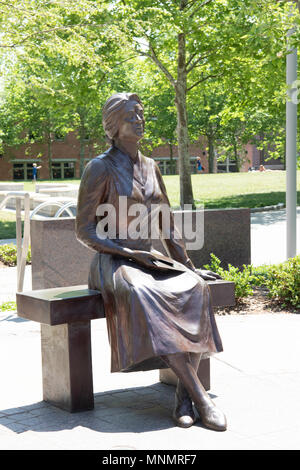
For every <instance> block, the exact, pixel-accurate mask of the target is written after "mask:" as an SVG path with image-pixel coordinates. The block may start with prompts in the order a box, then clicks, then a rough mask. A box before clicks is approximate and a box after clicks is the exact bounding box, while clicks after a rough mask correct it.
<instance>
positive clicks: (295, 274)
mask: <svg viewBox="0 0 300 470" xmlns="http://www.w3.org/2000/svg"><path fill="white" fill-rule="evenodd" d="M256 275H257V277H258V278H259V279H260V283H261V285H265V286H266V287H267V289H268V290H269V296H270V297H271V298H272V299H275V300H278V301H279V302H280V303H281V304H282V306H283V307H285V306H289V305H292V306H293V307H296V308H297V309H299V308H300V256H296V257H295V258H290V259H289V260H288V261H286V262H284V263H281V264H278V265H271V266H267V267H264V268H263V269H262V271H259V270H257V271H256Z"/></svg>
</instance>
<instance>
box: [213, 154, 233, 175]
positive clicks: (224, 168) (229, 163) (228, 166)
mask: <svg viewBox="0 0 300 470" xmlns="http://www.w3.org/2000/svg"><path fill="white" fill-rule="evenodd" d="M217 171H218V173H236V172H237V166H236V162H235V161H234V160H230V159H229V158H228V157H227V158H226V160H225V161H223V162H218V163H217Z"/></svg>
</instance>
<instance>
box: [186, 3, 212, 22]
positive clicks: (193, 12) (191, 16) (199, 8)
mask: <svg viewBox="0 0 300 470" xmlns="http://www.w3.org/2000/svg"><path fill="white" fill-rule="evenodd" d="M212 1H213V0H206V1H205V2H203V3H201V5H199V6H198V8H196V9H195V10H194V11H192V13H191V14H190V15H189V18H193V16H194V15H195V13H197V11H199V10H201V8H203V7H205V5H208V4H209V3H211V2H212Z"/></svg>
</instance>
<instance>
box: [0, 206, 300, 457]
mask: <svg viewBox="0 0 300 470" xmlns="http://www.w3.org/2000/svg"><path fill="white" fill-rule="evenodd" d="M280 212H281V211H279V215H277V216H276V215H275V213H268V214H267V218H263V220H264V223H263V225H264V228H265V229H266V230H269V227H270V225H271V223H273V222H272V218H274V217H275V219H276V221H275V222H274V223H275V225H276V224H278V232H276V233H277V235H276V237H277V242H276V243H274V244H273V248H272V258H271V260H270V262H276V261H275V256H277V255H278V243H279V242H278V237H279V239H280V241H281V240H282V239H281V237H282V232H280V230H279V225H281V222H282V220H280V218H281V215H280ZM263 214H264V213H259V214H253V216H252V218H253V219H252V220H253V221H254V224H253V225H252V242H253V234H254V236H256V234H255V231H256V232H258V231H259V226H261V224H259V219H260V218H261V217H263ZM278 217H279V218H278ZM267 221H269V224H268V223H267ZM255 225H257V226H255ZM253 226H254V228H253ZM273 227H274V226H273ZM276 230H277V229H276ZM279 232H280V233H281V235H279ZM264 233H266V232H264ZM298 233H300V229H299V232H298ZM257 236H258V233H257ZM273 239H275V232H274V231H273V230H272V232H269V233H268V236H267V237H266V242H267V241H268V243H271V242H272V240H273ZM255 243H257V242H255ZM260 243H261V244H260V248H261V249H260V250H258V251H257V255H255V256H257V259H259V256H262V255H266V253H267V252H268V250H267V248H268V245H267V244H266V245H262V240H261V238H260ZM283 243H284V242H283ZM262 247H264V248H262ZM260 259H262V258H260ZM264 259H265V258H264ZM279 261H280V260H279ZM266 262H267V261H266ZM30 269H31V268H30V266H27V267H26V275H25V286H24V289H25V290H29V289H31V278H30ZM15 285H16V268H3V269H0V303H2V301H7V300H14V299H15ZM217 322H218V326H219V329H220V333H221V336H222V340H223V344H224V352H223V353H221V354H219V355H217V356H215V357H213V358H212V360H211V370H212V387H211V391H210V393H211V396H212V398H213V399H214V401H215V403H216V404H217V405H219V406H220V408H222V409H223V410H224V412H225V413H226V415H227V418H228V424H229V426H228V430H227V431H226V432H224V433H217V432H214V431H210V430H207V429H205V428H203V427H201V424H200V423H199V422H198V423H197V424H196V425H194V426H193V427H191V428H189V429H181V428H178V427H176V426H174V423H173V421H172V418H171V414H172V407H173V399H174V389H173V387H171V386H167V385H164V384H161V383H159V378H158V371H150V372H139V373H129V374H120V373H114V374H111V373H110V370H109V360H110V350H109V345H108V341H107V333H106V325H105V320H95V321H93V322H92V351H93V374H94V392H95V408H94V410H92V411H88V412H83V413H76V414H69V413H67V412H65V411H62V410H59V409H57V408H55V407H53V406H50V405H48V404H46V403H44V402H43V401H42V378H41V354H40V327H39V324H37V323H34V322H31V321H27V320H23V319H21V318H18V317H17V316H16V314H15V313H14V312H2V313H1V312H0V375H1V393H0V449H13V450H16V449H96V450H97V449H101V450H103V449H104V450H117V449H118V450H121V449H145V450H148V449H152V450H202V449H300V400H299V387H300V362H299V357H300V341H299V331H300V316H299V315H294V314H290V315H284V314H270V313H269V314H261V315H245V316H242V315H232V316H222V317H217Z"/></svg>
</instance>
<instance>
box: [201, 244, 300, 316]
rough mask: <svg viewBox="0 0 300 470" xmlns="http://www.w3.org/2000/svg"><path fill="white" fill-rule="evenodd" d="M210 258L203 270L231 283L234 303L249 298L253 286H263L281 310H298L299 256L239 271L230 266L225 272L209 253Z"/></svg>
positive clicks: (299, 306)
mask: <svg viewBox="0 0 300 470" xmlns="http://www.w3.org/2000/svg"><path fill="white" fill-rule="evenodd" d="M210 257H211V261H210V264H208V265H205V266H204V268H205V269H210V270H211V271H214V272H215V273H217V274H219V275H220V276H221V277H222V279H224V280H227V281H233V282H234V283H235V296H236V299H237V300H239V299H242V298H243V297H247V296H249V295H252V294H253V286H260V287H266V288H267V289H268V291H269V292H268V296H269V297H270V298H271V299H274V300H277V301H279V302H280V304H281V305H282V306H283V307H286V306H289V305H290V306H292V307H295V308H297V309H299V308H300V256H296V257H295V258H290V259H289V260H288V261H285V262H284V263H281V264H277V265H276V264H275V265H270V266H267V265H265V266H260V267H253V266H252V265H248V266H246V265H243V269H242V270H241V271H240V270H239V269H238V268H236V267H234V266H231V265H230V264H229V265H228V269H227V270H226V269H223V268H222V267H221V266H220V265H221V261H220V260H219V258H217V256H215V255H214V254H213V253H211V255H210Z"/></svg>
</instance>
